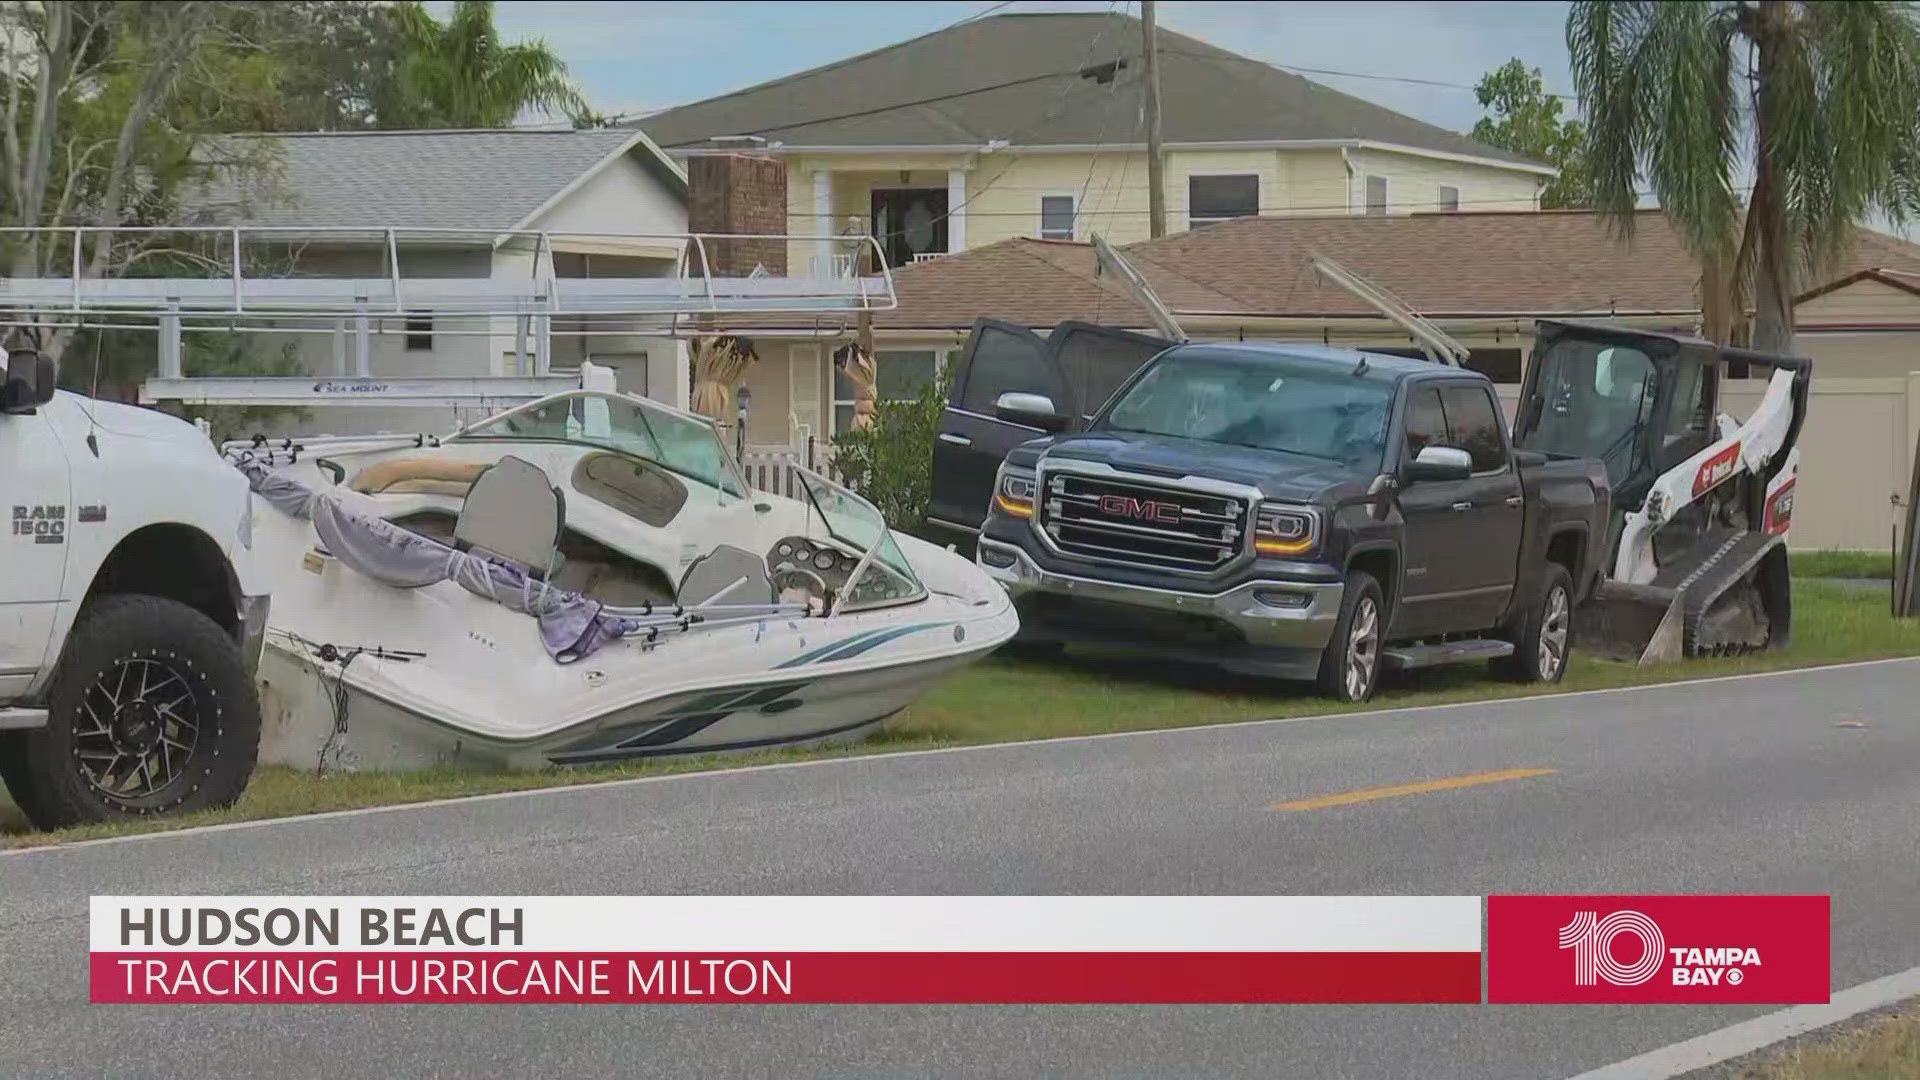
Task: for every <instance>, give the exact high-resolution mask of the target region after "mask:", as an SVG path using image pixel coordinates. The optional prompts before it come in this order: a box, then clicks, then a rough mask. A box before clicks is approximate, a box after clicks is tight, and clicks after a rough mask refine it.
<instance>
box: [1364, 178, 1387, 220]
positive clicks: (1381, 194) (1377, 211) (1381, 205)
mask: <svg viewBox="0 0 1920 1080" xmlns="http://www.w3.org/2000/svg"><path fill="white" fill-rule="evenodd" d="M1386 212H1387V178H1386V177H1384V176H1369V177H1367V216H1368V217H1383V216H1385V215H1386Z"/></svg>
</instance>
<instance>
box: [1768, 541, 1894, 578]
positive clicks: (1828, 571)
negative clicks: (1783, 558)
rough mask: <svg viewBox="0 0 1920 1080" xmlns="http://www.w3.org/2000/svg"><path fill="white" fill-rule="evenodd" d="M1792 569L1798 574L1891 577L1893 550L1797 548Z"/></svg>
mask: <svg viewBox="0 0 1920 1080" xmlns="http://www.w3.org/2000/svg"><path fill="white" fill-rule="evenodd" d="M1792 561H1793V572H1794V574H1796V575H1797V576H1799V577H1828V578H1882V579H1885V580H1888V581H1891V580H1892V579H1893V553H1892V552H1890V551H1844V550H1841V549H1839V548H1830V549H1828V550H1826V551H1796V552H1794V553H1793V555H1792Z"/></svg>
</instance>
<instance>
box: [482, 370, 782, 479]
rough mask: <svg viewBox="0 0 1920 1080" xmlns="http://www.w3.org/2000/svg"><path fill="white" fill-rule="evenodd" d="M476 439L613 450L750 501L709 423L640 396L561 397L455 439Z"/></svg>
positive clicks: (487, 422) (503, 416) (582, 392)
mask: <svg viewBox="0 0 1920 1080" xmlns="http://www.w3.org/2000/svg"><path fill="white" fill-rule="evenodd" d="M476 439H516V440H528V439H532V440H537V441H542V442H569V443H579V444H581V445H583V446H594V447H599V448H601V449H605V450H614V451H618V452H620V453H622V454H630V455H632V456H633V457H637V458H644V459H646V460H647V461H651V462H653V463H654V464H656V465H660V466H662V467H663V468H667V469H670V470H672V471H674V472H676V473H679V474H680V475H682V476H685V477H687V478H689V479H692V480H697V481H699V482H700V483H702V484H705V485H707V486H708V487H712V488H718V489H720V490H721V491H724V492H726V493H727V494H729V495H734V496H738V497H740V498H746V485H745V484H744V483H743V482H742V480H741V478H740V475H739V473H738V472H736V471H735V470H734V467H733V464H732V460H731V459H730V458H729V457H728V456H727V451H726V447H725V446H724V445H723V444H722V443H721V442H720V437H719V436H718V435H717V434H715V432H714V430H713V426H712V425H711V424H708V423H706V422H704V421H701V420H697V419H694V418H693V417H690V416H683V415H681V414H679V413H676V412H672V411H669V410H667V409H662V408H657V407H654V406H650V405H647V404H646V403H644V402H642V401H641V400H640V399H638V398H630V397H623V396H621V395H618V394H606V393H600V392H596V391H592V390H580V391H575V392H573V393H569V394H559V395H556V396H554V397H550V398H544V399H542V400H540V401H536V402H533V403H532V404H530V405H522V406H520V407H519V408H517V409H510V410H508V411H507V412H503V413H501V414H500V415H499V416H495V417H493V418H491V419H489V420H483V421H481V422H480V423H478V424H475V425H473V426H472V427H469V428H467V429H465V430H463V431H461V432H460V433H459V434H458V435H455V436H454V437H453V440H452V441H455V442H463V441H468V440H476Z"/></svg>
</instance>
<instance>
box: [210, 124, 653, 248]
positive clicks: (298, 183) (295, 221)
mask: <svg viewBox="0 0 1920 1080" xmlns="http://www.w3.org/2000/svg"><path fill="white" fill-rule="evenodd" d="M231 138H233V139H239V140H273V142H274V144H275V146H274V154H275V156H276V157H277V158H278V168H275V169H272V170H268V171H267V172H266V174H265V175H263V176H261V177H260V178H258V179H257V180H255V181H253V182H252V184H251V185H250V186H249V187H248V188H247V189H245V190H242V189H238V188H235V187H233V186H231V185H217V186H215V187H212V188H209V189H208V190H206V191H204V192H202V193H201V194H200V195H199V196H197V197H195V198H193V199H192V200H191V207H190V209H191V211H192V213H193V214H194V215H195V216H196V217H198V218H200V219H202V220H209V221H217V222H219V223H220V224H228V223H233V224H247V225H260V226H308V225H311V226H320V227H330V228H363V227H365V228H372V227H387V226H392V225H396V224H400V225H406V226H410V227H413V228H446V229H475V230H486V231H497V232H504V231H507V230H509V229H513V228H516V227H519V226H520V225H521V224H522V223H523V222H525V221H526V220H527V218H528V217H529V216H531V215H532V214H533V213H534V211H536V210H538V209H540V208H541V207H542V206H544V205H546V203H547V201H548V200H549V199H551V198H553V197H554V196H555V195H558V194H559V193H560V192H562V191H564V190H566V189H567V188H568V187H569V186H570V185H572V184H573V183H575V182H576V181H578V180H579V179H580V178H581V177H582V176H584V175H586V174H587V173H588V172H589V171H591V170H592V169H594V168H595V167H596V166H598V165H600V164H601V163H602V162H604V161H606V160H608V159H609V158H611V157H612V156H613V155H614V154H616V153H620V152H623V151H624V152H626V153H630V154H634V155H636V157H637V158H638V160H640V161H641V163H642V164H643V165H645V166H646V167H647V168H648V169H649V170H650V171H651V172H653V173H654V174H655V175H656V176H657V177H659V178H660V179H661V180H662V182H663V183H666V184H667V185H668V187H669V188H671V189H675V190H677V191H678V192H680V193H681V194H684V193H685V191H686V178H685V176H684V175H683V174H681V173H680V171H679V169H678V167H677V166H676V165H674V164H673V162H672V161H671V160H670V159H668V158H667V157H666V156H665V155H664V154H663V153H661V152H660V151H659V149H658V148H656V147H654V146H653V145H652V144H651V143H650V142H649V141H648V140H647V139H645V138H644V137H643V136H641V135H640V133H639V132H635V131H627V130H620V129H612V130H594V131H542V130H492V129H489V130H473V131H365V132H296V133H290V134H278V135H236V136H231Z"/></svg>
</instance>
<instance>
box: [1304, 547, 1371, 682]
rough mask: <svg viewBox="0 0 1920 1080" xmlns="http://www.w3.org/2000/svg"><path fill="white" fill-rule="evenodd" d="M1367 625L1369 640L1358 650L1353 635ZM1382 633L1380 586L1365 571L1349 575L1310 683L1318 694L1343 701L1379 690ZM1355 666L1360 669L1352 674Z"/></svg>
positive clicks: (1357, 643)
mask: <svg viewBox="0 0 1920 1080" xmlns="http://www.w3.org/2000/svg"><path fill="white" fill-rule="evenodd" d="M1369 622H1370V625H1371V631H1370V634H1371V641H1370V644H1367V646H1366V648H1365V649H1364V650H1362V649H1359V648H1358V646H1359V645H1360V644H1361V643H1360V642H1357V641H1356V640H1355V633H1354V632H1355V630H1356V628H1358V629H1360V630H1362V631H1366V629H1367V627H1368V625H1369ZM1386 632H1387V607H1386V603H1385V601H1384V600H1383V599H1382V594H1381V592H1380V583H1379V582H1378V581H1375V580H1374V577H1373V575H1372V574H1369V573H1367V572H1366V571H1365V570H1355V571H1353V572H1352V573H1349V574H1348V575H1347V587H1346V591H1345V592H1343V593H1342V594H1341V596H1340V617H1339V618H1338V619H1337V620H1335V621H1334V624H1333V636H1332V637H1331V638H1328V639H1327V647H1326V648H1325V649H1324V650H1323V651H1322V652H1321V654H1320V674H1319V676H1318V677H1317V678H1316V679H1315V680H1314V685H1315V686H1316V687H1317V688H1318V689H1319V691H1320V693H1322V694H1324V695H1325V696H1327V697H1330V698H1333V699H1334V700H1336V701H1346V702H1361V701H1366V700H1367V699H1369V698H1371V697H1373V692H1374V691H1375V690H1377V689H1379V687H1380V653H1381V646H1382V645H1383V644H1384V643H1385V641H1386ZM1363 636H1364V635H1363ZM1369 657H1370V660H1368V658H1369ZM1362 661H1368V662H1365V663H1363V662H1362ZM1356 666H1358V667H1360V668H1361V669H1362V670H1361V671H1359V672H1357V673H1356V672H1355V671H1354V670H1353V669H1354V668H1355V667H1356ZM1350 676H1351V677H1350Z"/></svg>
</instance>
